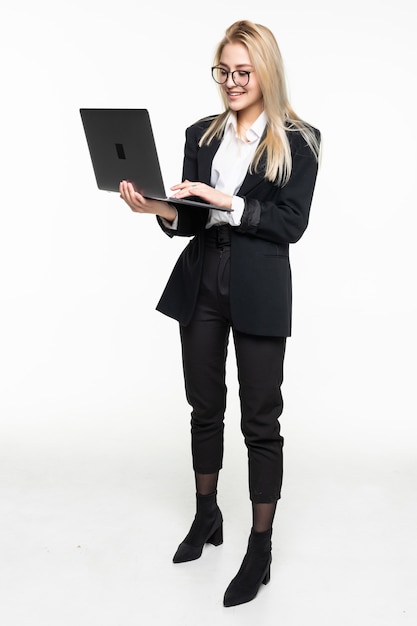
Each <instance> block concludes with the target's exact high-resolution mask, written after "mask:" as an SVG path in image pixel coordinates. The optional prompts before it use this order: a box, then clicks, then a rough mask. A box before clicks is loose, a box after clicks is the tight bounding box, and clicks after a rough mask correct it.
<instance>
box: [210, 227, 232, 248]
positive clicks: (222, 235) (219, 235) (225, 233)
mask: <svg viewBox="0 0 417 626" xmlns="http://www.w3.org/2000/svg"><path fill="white" fill-rule="evenodd" d="M230 231H231V226H230V225H229V224H220V226H211V227H210V228H207V230H206V231H205V234H204V239H205V243H206V246H209V247H210V248H227V247H229V246H230V235H231V233H230Z"/></svg>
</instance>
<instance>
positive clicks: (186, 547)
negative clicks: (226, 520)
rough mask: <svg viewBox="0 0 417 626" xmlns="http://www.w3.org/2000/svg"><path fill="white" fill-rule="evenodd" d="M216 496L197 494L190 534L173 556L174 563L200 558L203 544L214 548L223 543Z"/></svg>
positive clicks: (213, 494)
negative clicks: (209, 544)
mask: <svg viewBox="0 0 417 626" xmlns="http://www.w3.org/2000/svg"><path fill="white" fill-rule="evenodd" d="M216 494H217V492H214V493H211V494H209V495H207V496H202V495H200V494H199V493H197V513H196V516H195V518H194V521H193V523H192V526H191V528H190V532H189V533H188V535H187V536H186V538H185V539H184V541H183V542H182V543H180V545H179V546H178V549H177V551H176V553H175V554H174V558H173V561H174V563H184V562H185V561H194V560H195V559H198V558H200V556H201V553H202V551H203V546H204V544H205V543H211V544H213V545H214V546H219V545H220V544H221V543H223V517H222V514H221V511H220V509H219V507H218V506H217V501H216Z"/></svg>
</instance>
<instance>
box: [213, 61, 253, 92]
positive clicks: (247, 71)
mask: <svg viewBox="0 0 417 626" xmlns="http://www.w3.org/2000/svg"><path fill="white" fill-rule="evenodd" d="M214 70H221V71H222V72H224V74H225V79H224V80H223V81H221V82H220V81H218V80H216V79H215V78H214ZM253 72H254V70H250V71H249V70H233V72H230V71H228V70H226V69H224V67H221V66H220V65H214V66H213V67H212V68H211V77H212V78H213V80H214V82H215V83H217V84H218V85H224V84H225V83H227V81H228V80H229V74H230V75H231V77H232V81H233V82H234V84H235V85H236V86H237V87H246V86H247V85H248V84H249V81H250V75H251V74H252V73H253ZM242 73H243V74H246V75H247V77H248V80H247V81H246V83H242V82H238V81H237V80H235V74H242Z"/></svg>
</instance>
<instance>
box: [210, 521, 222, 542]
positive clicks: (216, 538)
mask: <svg viewBox="0 0 417 626" xmlns="http://www.w3.org/2000/svg"><path fill="white" fill-rule="evenodd" d="M207 543H211V544H212V545H213V546H220V545H221V544H222V543H223V524H220V526H219V527H218V529H217V530H215V531H214V533H213V534H212V536H211V537H209V538H208V539H207Z"/></svg>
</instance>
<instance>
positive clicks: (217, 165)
mask: <svg viewBox="0 0 417 626" xmlns="http://www.w3.org/2000/svg"><path fill="white" fill-rule="evenodd" d="M265 126H266V115H265V113H264V112H262V113H261V114H260V116H259V117H258V119H257V120H256V121H255V122H254V123H253V124H252V126H251V127H250V128H249V129H248V130H247V131H246V137H247V141H245V140H244V139H242V138H241V137H239V136H238V134H237V121H236V115H235V114H234V113H231V114H230V115H229V118H228V120H227V122H226V126H225V131H224V136H223V140H222V142H221V144H220V146H219V149H218V150H217V152H216V154H215V156H214V159H213V163H212V166H211V180H210V184H211V186H212V187H214V188H215V189H218V190H219V191H223V192H224V193H226V194H229V195H231V196H233V198H232V209H233V210H232V211H217V210H216V209H210V211H209V216H208V219H207V224H206V228H210V227H211V226H213V225H215V224H231V225H232V226H239V224H240V221H241V219H242V214H243V211H244V209H245V201H244V199H243V198H240V197H239V196H237V195H236V194H237V192H238V191H239V189H240V187H241V185H242V183H243V181H244V179H245V176H246V174H247V171H248V168H249V164H250V162H251V160H252V157H253V155H254V154H255V150H256V148H257V147H258V144H259V141H260V139H261V137H262V133H263V132H264V130H265ZM163 222H164V224H165V225H166V226H167V227H168V228H172V229H173V230H176V229H177V226H178V216H177V217H176V218H175V220H174V221H173V222H172V223H169V222H167V221H166V220H163Z"/></svg>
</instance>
